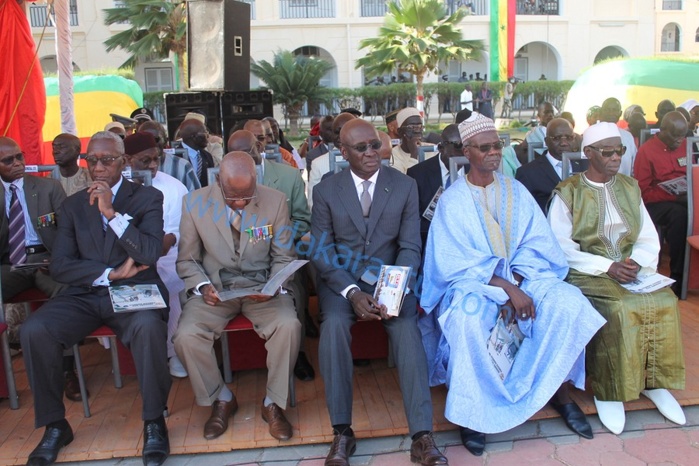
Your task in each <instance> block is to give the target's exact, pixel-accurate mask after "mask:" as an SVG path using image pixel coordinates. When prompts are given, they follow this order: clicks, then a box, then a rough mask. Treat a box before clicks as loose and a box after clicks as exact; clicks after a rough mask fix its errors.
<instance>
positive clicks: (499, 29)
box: [489, 0, 517, 81]
mask: <svg viewBox="0 0 699 466" xmlns="http://www.w3.org/2000/svg"><path fill="white" fill-rule="evenodd" d="M516 16H517V0H490V79H489V81H506V80H507V78H509V77H510V76H512V75H513V74H514V60H515V18H516Z"/></svg>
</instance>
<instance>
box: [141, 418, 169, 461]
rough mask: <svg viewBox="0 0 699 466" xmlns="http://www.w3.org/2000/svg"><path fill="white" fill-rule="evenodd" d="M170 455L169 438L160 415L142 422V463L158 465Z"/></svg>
mask: <svg viewBox="0 0 699 466" xmlns="http://www.w3.org/2000/svg"><path fill="white" fill-rule="evenodd" d="M169 455H170V438H169V437H168V435H167V426H166V425H165V419H163V418H162V417H160V418H158V419H155V420H153V421H145V422H144V423H143V465H144V466H160V465H161V464H163V463H164V462H165V460H166V459H167V457H168V456H169Z"/></svg>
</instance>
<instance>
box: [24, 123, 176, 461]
mask: <svg viewBox="0 0 699 466" xmlns="http://www.w3.org/2000/svg"><path fill="white" fill-rule="evenodd" d="M85 160H86V161H87V166H88V169H89V171H90V177H91V178H92V180H93V181H92V183H91V185H90V187H89V188H87V189H85V190H82V191H79V192H77V193H76V194H74V195H72V196H70V197H69V198H68V199H66V200H65V202H64V203H63V206H62V207H61V210H60V211H59V221H58V234H57V236H56V241H55V244H54V247H53V250H52V262H51V265H50V271H51V274H52V275H53V276H54V277H55V278H56V279H57V280H60V281H61V282H62V283H65V284H67V285H69V286H68V287H67V288H66V289H64V290H63V291H62V292H61V293H60V294H59V295H58V296H56V297H55V298H52V299H51V300H50V301H49V302H47V303H46V304H44V305H43V306H42V307H41V310H40V311H39V312H35V313H33V314H31V315H30V316H29V318H28V319H27V321H26V322H25V323H24V324H23V325H22V329H21V332H20V333H21V340H22V351H23V353H24V363H25V366H26V368H27V377H28V379H29V385H30V386H31V388H32V392H33V393H34V419H35V421H34V422H35V425H36V427H41V426H46V431H45V433H44V436H43V438H42V439H41V441H40V442H39V444H38V445H37V447H36V448H35V449H34V450H33V451H32V452H31V454H30V455H29V461H28V462H27V464H28V465H32V466H38V465H47V464H52V463H54V462H55V461H56V457H57V456H58V453H59V451H60V449H61V448H62V447H64V446H65V445H68V444H69V443H70V442H72V441H73V431H72V429H71V427H70V424H68V421H67V420H66V418H65V406H64V405H63V400H62V397H63V390H62V388H63V372H62V371H60V370H57V368H60V367H61V364H60V363H61V353H62V352H63V348H70V347H72V346H73V345H74V344H76V343H77V342H79V341H80V340H82V339H84V338H85V337H86V336H87V335H89V334H90V333H92V332H93V331H94V330H96V329H97V328H99V327H100V326H102V325H107V326H108V327H109V328H111V329H112V330H113V331H114V333H115V334H116V336H117V337H118V338H119V340H121V342H122V343H123V344H124V345H126V347H127V348H129V349H130V350H131V352H132V353H133V355H134V361H135V362H136V375H137V376H138V382H139V388H140V390H141V397H142V399H143V410H142V417H143V421H144V425H143V464H144V465H150V466H153V465H160V464H162V463H163V462H164V461H165V459H166V458H167V456H168V455H169V453H170V443H169V440H168V433H167V426H166V425H165V419H164V418H163V412H164V411H165V409H166V403H167V397H168V393H169V391H170V385H171V379H170V373H169V370H168V364H167V347H166V339H167V317H168V309H167V308H165V309H152V310H148V309H144V310H139V311H138V312H115V311H114V309H113V307H112V302H111V299H110V294H109V288H110V287H114V286H120V285H156V286H157V287H158V289H159V290H160V293H161V294H162V296H163V299H164V301H165V302H166V303H167V302H168V295H167V289H166V288H165V285H163V282H162V281H161V280H160V277H159V276H158V272H157V270H156V268H155V264H156V262H157V260H158V258H159V257H160V254H161V252H162V248H163V195H162V193H161V192H160V191H158V190H157V189H155V188H151V187H145V186H140V185H138V184H136V183H130V182H129V181H127V180H126V179H125V178H124V177H123V176H122V175H121V172H122V170H123V169H124V166H125V162H124V142H123V141H122V139H121V138H120V137H119V136H117V135H116V134H114V133H111V132H108V131H101V132H99V133H97V134H95V135H94V136H92V138H91V139H90V143H89V144H88V146H87V157H85Z"/></svg>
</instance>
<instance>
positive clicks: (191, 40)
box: [187, 0, 250, 91]
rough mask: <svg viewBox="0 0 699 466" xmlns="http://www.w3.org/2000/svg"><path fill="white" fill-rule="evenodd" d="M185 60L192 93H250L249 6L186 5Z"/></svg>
mask: <svg viewBox="0 0 699 466" xmlns="http://www.w3.org/2000/svg"><path fill="white" fill-rule="evenodd" d="M187 57H188V60H189V66H188V70H189V88H190V89H192V90H222V91H224V90H225V91H248V90H250V5H249V4H248V3H243V2H238V1H235V0H189V1H188V2H187Z"/></svg>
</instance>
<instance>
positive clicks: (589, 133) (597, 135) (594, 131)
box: [582, 121, 621, 148]
mask: <svg viewBox="0 0 699 466" xmlns="http://www.w3.org/2000/svg"><path fill="white" fill-rule="evenodd" d="M613 137H617V138H620V137H621V133H620V132H619V128H618V127H617V125H615V124H614V123H608V122H606V121H600V122H599V123H597V124H594V125H592V126H590V127H588V128H587V129H586V130H585V132H584V133H583V140H582V147H583V148H585V147H587V146H590V145H592V144H594V143H596V142H598V141H601V140H602V139H607V138H613Z"/></svg>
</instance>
